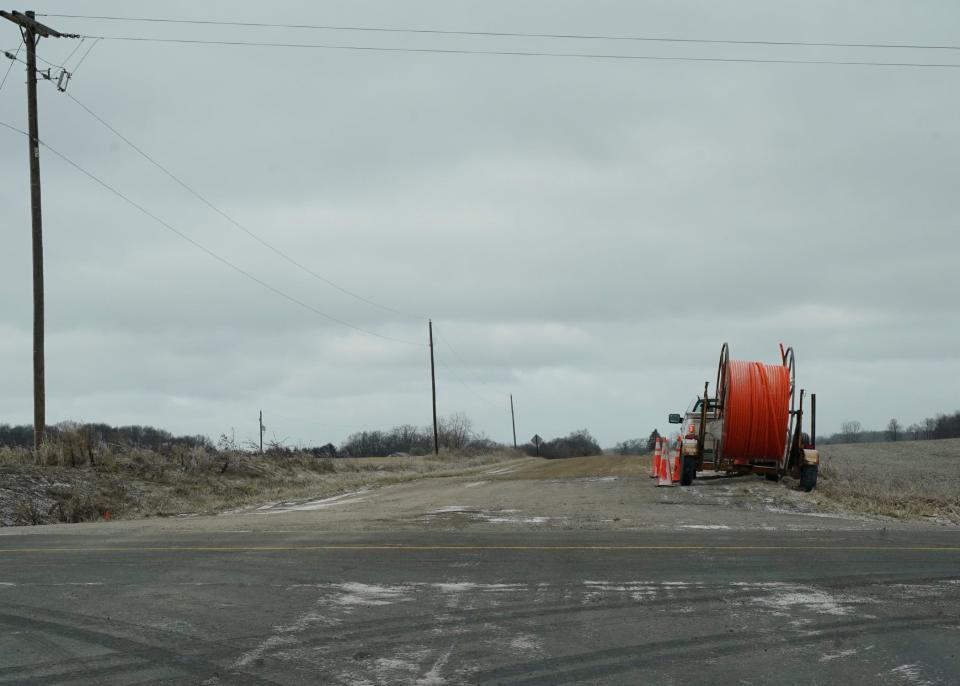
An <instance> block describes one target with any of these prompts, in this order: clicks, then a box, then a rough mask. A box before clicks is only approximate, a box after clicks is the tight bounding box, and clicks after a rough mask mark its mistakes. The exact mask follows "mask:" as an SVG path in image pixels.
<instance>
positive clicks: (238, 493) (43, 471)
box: [0, 446, 520, 526]
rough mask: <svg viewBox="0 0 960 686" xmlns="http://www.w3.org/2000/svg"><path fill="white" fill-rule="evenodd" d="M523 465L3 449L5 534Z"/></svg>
mask: <svg viewBox="0 0 960 686" xmlns="http://www.w3.org/2000/svg"><path fill="white" fill-rule="evenodd" d="M519 457H520V455H519V454H518V453H514V452H512V451H505V452H498V453H490V454H485V455H471V456H467V455H456V454H441V455H440V456H439V457H435V456H432V455H430V456H426V457H410V456H405V457H389V458H337V459H330V458H317V457H313V456H310V455H306V454H293V455H291V454H267V455H250V454H245V453H224V452H209V451H204V450H176V451H172V452H170V453H169V454H162V453H155V452H152V451H144V450H130V449H117V448H113V447H101V448H98V449H97V450H95V451H92V452H89V453H85V454H83V455H79V456H78V455H77V454H69V455H67V454H64V453H63V451H58V448H57V447H55V446H53V447H50V448H48V449H45V451H44V452H43V453H40V454H35V453H33V452H31V451H27V450H19V449H10V448H0V526H17V525H28V524H49V523H54V522H81V521H91V520H96V519H101V518H105V517H107V516H110V517H111V518H123V519H133V518H140V517H150V516H172V515H178V514H185V513H213V512H217V511H222V510H226V509H230V508H235V507H241V506H244V505H252V504H256V503H263V502H268V501H273V500H285V499H295V498H301V497H303V498H305V497H322V496H325V495H333V494H336V493H341V492H344V491H350V490H355V489H357V488H362V487H365V486H381V485H386V484H390V483H398V482H402V481H409V480H413V479H419V478H426V477H434V476H451V475H456V474H465V473H471V472H472V471H474V470H477V469H480V468H483V467H485V466H487V465H490V464H495V463H499V462H504V461H508V460H515V459H518V458H519ZM107 513H109V515H108V514H107Z"/></svg>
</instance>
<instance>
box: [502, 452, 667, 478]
mask: <svg viewBox="0 0 960 686" xmlns="http://www.w3.org/2000/svg"><path fill="white" fill-rule="evenodd" d="M650 460H651V458H650V456H649V455H592V456H590V457H568V458H564V459H557V460H542V461H539V462H535V463H533V464H532V465H530V466H528V467H524V468H523V469H520V470H518V471H515V472H510V474H509V475H505V477H506V478H510V479H571V478H573V479H575V478H587V477H604V476H648V475H649V474H650Z"/></svg>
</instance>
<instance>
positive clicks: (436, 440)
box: [427, 319, 440, 455]
mask: <svg viewBox="0 0 960 686" xmlns="http://www.w3.org/2000/svg"><path fill="white" fill-rule="evenodd" d="M427 325H428V326H429V327H430V390H431V392H432V394H433V454H434V455H439V454H440V434H439V432H438V431H437V375H436V371H435V370H434V366H433V320H432V319H429V320H427Z"/></svg>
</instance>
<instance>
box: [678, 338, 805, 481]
mask: <svg viewBox="0 0 960 686" xmlns="http://www.w3.org/2000/svg"><path fill="white" fill-rule="evenodd" d="M709 390H710V383H709V382H705V383H704V386H703V395H697V396H696V397H695V398H694V400H693V401H691V403H690V405H689V406H688V407H687V410H686V412H684V413H683V414H680V413H673V414H670V416H669V421H670V423H671V424H681V425H683V426H682V427H681V431H680V435H681V439H680V485H681V486H689V485H690V484H692V483H693V481H694V479H695V478H696V475H697V474H699V473H701V472H704V471H713V472H719V473H725V474H731V475H735V474H749V473H753V474H760V475H763V476H764V477H766V478H767V479H768V480H770V481H779V480H780V479H781V478H783V477H784V476H788V475H789V476H790V477H792V478H793V479H796V480H797V482H798V483H799V486H800V489H801V490H803V491H806V492H810V491H812V490H813V489H814V488H815V487H816V485H817V475H818V472H819V465H820V455H819V453H818V452H817V448H816V412H817V396H816V394H815V393H813V394H810V413H809V423H810V430H809V432H806V431H804V428H803V422H804V416H805V411H804V405H805V401H806V391H805V390H804V389H799V390H798V389H797V384H796V356H795V354H794V351H793V348H786V349H784V347H783V345H781V346H780V364H777V365H765V364H763V363H760V362H742V361H737V360H731V359H730V348H729V346H728V345H727V344H726V343H724V344H723V346H722V348H721V349H720V362H719V364H718V366H717V378H716V382H715V384H714V393H713V395H710V393H709Z"/></svg>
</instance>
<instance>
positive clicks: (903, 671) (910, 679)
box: [890, 662, 933, 686]
mask: <svg viewBox="0 0 960 686" xmlns="http://www.w3.org/2000/svg"><path fill="white" fill-rule="evenodd" d="M890 673H891V674H895V675H897V676H898V677H900V678H901V679H902V680H904V681H905V682H907V683H910V684H916V685H917V686H932V684H933V682H932V681H928V680H926V679H924V678H923V676H922V675H921V673H920V663H919V662H914V663H913V664H909V665H900V666H899V667H894V668H893V669H891V670H890Z"/></svg>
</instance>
